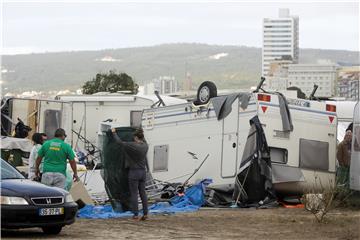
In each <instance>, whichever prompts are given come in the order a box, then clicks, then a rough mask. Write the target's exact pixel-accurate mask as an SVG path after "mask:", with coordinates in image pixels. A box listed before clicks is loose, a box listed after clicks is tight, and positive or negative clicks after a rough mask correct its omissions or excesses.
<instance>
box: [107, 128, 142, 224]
mask: <svg viewBox="0 0 360 240" xmlns="http://www.w3.org/2000/svg"><path fill="white" fill-rule="evenodd" d="M111 131H112V133H113V137H114V140H115V142H116V143H118V144H120V145H121V146H123V147H124V149H125V152H126V154H127V156H128V158H126V160H125V167H126V168H128V169H129V174H128V178H129V190H130V201H131V204H130V206H131V208H132V212H133V214H134V216H133V218H134V219H139V209H138V193H139V194H140V198H141V203H142V206H143V216H142V217H141V218H140V220H146V219H147V215H148V203H147V196H146V191H145V182H146V170H149V166H148V163H147V158H146V154H147V151H148V148H149V147H148V145H147V143H146V141H145V138H144V132H143V130H142V129H138V130H136V131H135V133H134V141H133V142H124V141H122V140H121V139H120V137H119V136H118V135H117V134H116V129H115V128H113V129H111Z"/></svg>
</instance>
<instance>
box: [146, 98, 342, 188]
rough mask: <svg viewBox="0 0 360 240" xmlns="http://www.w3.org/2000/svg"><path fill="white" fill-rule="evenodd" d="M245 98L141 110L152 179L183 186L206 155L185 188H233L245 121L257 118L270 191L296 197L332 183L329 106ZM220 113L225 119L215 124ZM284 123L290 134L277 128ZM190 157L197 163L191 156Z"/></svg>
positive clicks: (332, 111) (332, 115) (333, 120)
mask: <svg viewBox="0 0 360 240" xmlns="http://www.w3.org/2000/svg"><path fill="white" fill-rule="evenodd" d="M245 96H246V94H245V93H243V94H239V95H237V96H234V95H230V96H227V97H224V96H222V97H217V98H211V99H210V101H209V103H207V104H205V105H199V106H196V105H194V104H193V103H185V104H179V105H174V106H167V107H159V108H154V109H146V110H144V112H143V117H142V127H143V129H144V134H145V138H146V140H147V142H148V143H149V151H148V161H149V166H150V170H151V172H152V175H153V178H155V179H158V180H162V181H174V182H183V181H185V180H186V179H187V177H188V176H189V175H191V174H192V173H193V172H194V170H195V169H196V168H198V167H199V165H200V163H201V162H202V159H204V158H205V156H206V155H207V154H210V156H209V158H208V159H207V160H206V162H205V163H204V164H203V165H202V167H201V168H200V169H199V171H198V172H197V173H196V175H195V176H194V177H193V178H192V179H191V180H190V182H195V181H197V180H200V179H204V178H212V179H213V185H212V186H213V187H214V188H216V187H221V188H223V187H232V186H233V185H234V183H235V177H236V175H237V173H238V170H239V166H240V163H241V159H242V155H243V151H244V147H245V143H246V141H247V138H248V134H249V129H250V124H249V120H250V119H251V118H252V117H254V116H258V118H259V119H260V122H261V124H262V127H263V129H264V132H265V135H266V139H267V143H268V145H269V147H270V151H271V161H272V174H273V183H274V187H275V190H277V192H279V193H281V192H285V193H286V194H298V193H301V192H303V191H304V188H314V187H315V188H316V187H321V186H326V185H327V184H334V183H335V162H336V137H337V115H336V107H335V106H334V105H331V104H326V103H323V102H318V101H310V100H304V99H285V100H284V99H283V101H282V100H281V96H279V95H278V94H274V93H273V94H272V93H252V94H249V95H248V96H249V97H245ZM219 98H223V99H219ZM224 98H225V99H224ZM219 102H222V105H221V104H220V105H221V106H220V108H219ZM284 102H285V103H286V102H287V103H288V105H287V106H288V108H286V107H287V106H286V104H285V106H284ZM284 107H285V108H284ZM219 109H220V111H225V115H227V116H226V117H224V118H221V116H220V115H219ZM284 109H285V110H284ZM286 109H288V110H289V112H288V113H289V114H288V116H285V115H286ZM284 114H285V115H284ZM286 119H287V120H286ZM286 121H288V122H287V123H288V125H289V124H290V125H291V124H292V125H293V129H285V128H284V126H285V125H286ZM194 153H195V154H196V156H197V159H195V158H194V157H192V156H194Z"/></svg>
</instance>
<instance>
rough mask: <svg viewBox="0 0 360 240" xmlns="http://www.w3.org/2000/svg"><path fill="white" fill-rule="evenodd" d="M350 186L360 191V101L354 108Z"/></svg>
mask: <svg viewBox="0 0 360 240" xmlns="http://www.w3.org/2000/svg"><path fill="white" fill-rule="evenodd" d="M350 188H351V189H353V190H357V191H360V102H357V104H356V105H355V108H354V118H353V139H352V146H351V164H350Z"/></svg>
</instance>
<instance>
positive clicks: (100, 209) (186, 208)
mask: <svg viewBox="0 0 360 240" xmlns="http://www.w3.org/2000/svg"><path fill="white" fill-rule="evenodd" d="M211 182H212V181H211V180H210V179H205V180H203V181H201V182H200V183H198V184H195V185H194V186H192V187H190V188H188V189H187V190H186V191H185V195H184V196H175V197H173V198H172V199H170V201H169V202H159V203H155V204H153V205H151V206H150V207H149V213H150V214H173V213H183V212H195V211H197V210H199V208H200V207H201V206H202V205H203V204H204V202H205V197H204V193H205V186H207V185H208V184H210V183H211ZM132 215H133V214H132V213H131V212H115V211H113V209H112V207H111V205H103V206H92V205H86V206H85V207H84V208H82V209H80V210H79V212H78V217H79V218H90V219H107V218H121V217H131V216H132Z"/></svg>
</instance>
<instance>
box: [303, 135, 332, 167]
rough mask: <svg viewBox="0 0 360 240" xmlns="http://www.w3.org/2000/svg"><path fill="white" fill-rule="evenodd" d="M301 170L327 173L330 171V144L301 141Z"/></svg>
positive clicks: (307, 140)
mask: <svg viewBox="0 0 360 240" xmlns="http://www.w3.org/2000/svg"><path fill="white" fill-rule="evenodd" d="M299 151H300V160H299V162H300V163H299V166H300V167H301V168H306V169H312V170H320V171H321V170H322V171H327V170H328V169H329V143H328V142H321V141H315V140H309V139H300V149H299Z"/></svg>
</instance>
